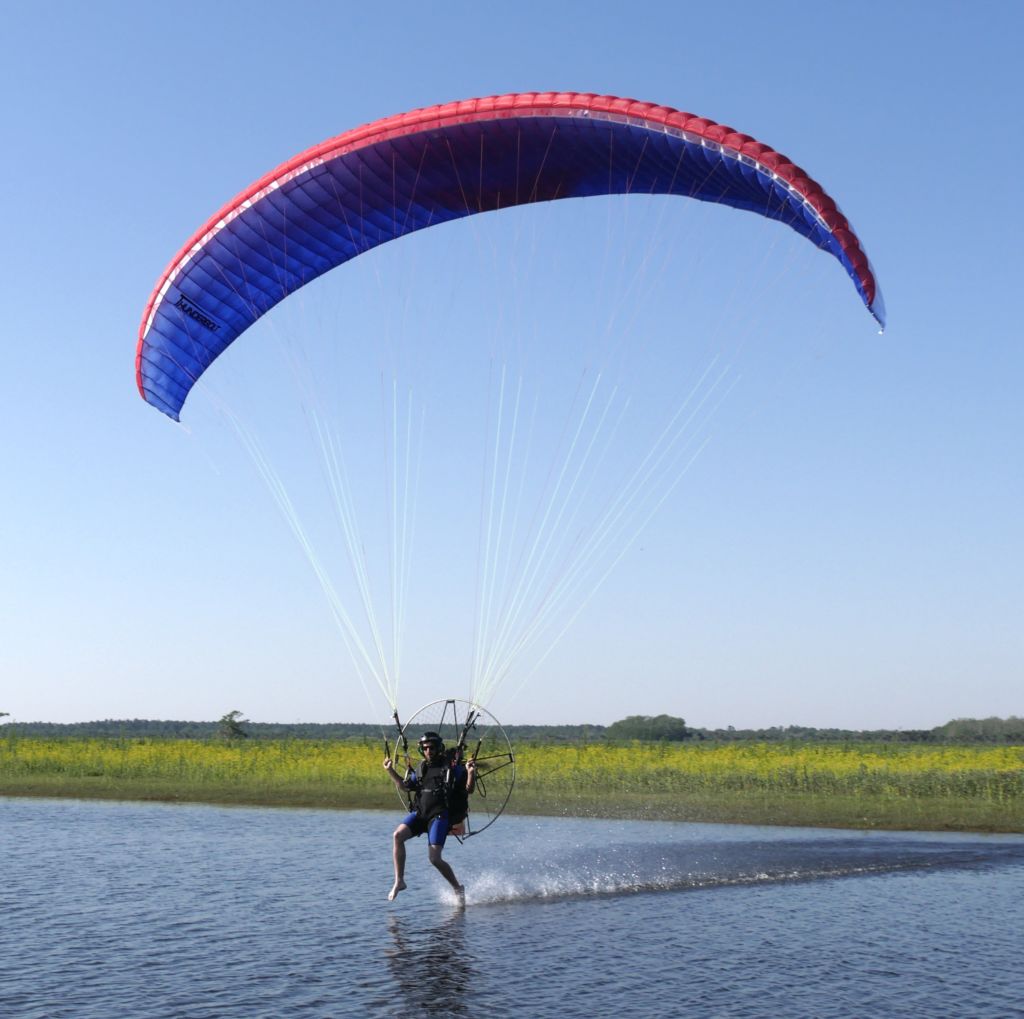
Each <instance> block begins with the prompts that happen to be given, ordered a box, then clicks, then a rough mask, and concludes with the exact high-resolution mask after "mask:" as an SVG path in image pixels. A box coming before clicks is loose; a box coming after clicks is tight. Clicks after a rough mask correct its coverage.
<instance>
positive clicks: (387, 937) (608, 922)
mask: <svg viewBox="0 0 1024 1019" xmlns="http://www.w3.org/2000/svg"><path fill="white" fill-rule="evenodd" d="M396 820H397V818H396V817H393V816H391V815H389V814H382V813H373V812H331V811H305V810H295V811H288V810H263V809H249V808H216V807H203V806H195V805H163V804H161V805H149V804H129V803H101V802H84V801H63V800H19V799H7V800H4V799H0V868H2V871H0V1016H2V1017H3V1019H23V1017H25V1019H29V1017H31V1019H35V1017H39V1019H43V1017H45V1019H57V1017H74V1019H94V1017H103V1019H106V1017H118V1019H121V1017H132V1019H144V1017H150V1016H152V1017H161V1019H167V1017H189V1019H192V1017H196V1019H199V1017H210V1019H213V1017H217V1019H232V1017H239V1019H254V1017H263V1016H266V1017H276V1016H288V1017H292V1016H325V1017H326V1016H348V1015H368V1016H395V1015H400V1014H406V1013H425V1014H428V1015H444V1016H449V1015H450V1016H461V1015H465V1016H469V1015H473V1016H528V1017H543V1016H616V1017H618V1016H640V1017H655V1016H694V1017H697V1016H771V1017H780V1016H785V1017H789V1019H797V1017H802V1016H808V1017H810V1016H813V1017H832V1016H835V1017H840V1016H857V1017H865V1019H866V1017H874V1016H878V1017H886V1019H894V1017H900V1016H907V1017H917V1016H929V1017H931V1016H970V1017H972V1019H990V1017H991V1019H997V1017H998V1019H1003V1017H1009V1016H1024V933H1022V932H1024V837H1020V836H969V835H933V834H916V833H915V834H906V833H850V832H837V831H824V830H817V829H774V828H754V827H744V826H724V825H696V824H693V825H691V824H667V823H665V824H662V823H628V822H613V821H584V820H574V819H546V818H540V819H538V818H517V817H512V818H503V819H502V820H501V821H500V822H499V823H498V824H497V825H495V827H494V828H493V829H492V830H491V831H489V832H487V833H485V834H484V835H482V836H481V837H480V838H479V839H475V840H471V841H470V842H469V843H467V844H466V845H465V846H459V845H458V844H455V843H450V848H449V849H448V851H447V853H446V855H447V857H448V859H449V860H450V862H451V863H452V864H453V865H454V866H455V868H456V871H457V873H458V874H459V876H460V878H461V879H462V880H463V881H464V882H465V883H466V885H467V886H468V889H469V895H468V902H467V907H466V909H465V910H460V909H459V908H458V907H457V906H456V904H455V902H454V900H453V898H452V897H451V895H450V894H449V893H448V892H447V891H446V887H447V886H445V885H444V883H443V881H442V880H441V878H440V877H439V876H438V875H437V874H436V873H435V872H434V871H433V869H432V868H431V867H430V866H429V864H428V863H427V860H426V846H425V844H424V840H423V839H419V840H415V841H413V842H411V843H410V844H409V850H410V852H409V864H408V868H407V881H408V883H409V889H408V891H406V892H403V893H402V895H400V896H399V898H398V901H397V902H395V903H394V904H389V903H388V902H387V901H386V893H387V890H388V888H389V887H390V832H391V830H392V829H393V827H394V824H395V823H396Z"/></svg>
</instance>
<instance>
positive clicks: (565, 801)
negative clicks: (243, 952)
mask: <svg viewBox="0 0 1024 1019" xmlns="http://www.w3.org/2000/svg"><path fill="white" fill-rule="evenodd" d="M0 797H33V798H52V799H88V800H121V801H137V802H158V803H197V804H208V805H211V806H240V807H271V808H282V809H287V808H312V809H320V810H384V811H391V812H393V813H395V814H397V813H398V811H399V809H400V808H399V803H398V801H397V799H396V797H395V795H394V792H393V791H392V790H389V789H387V788H385V789H382V790H381V791H380V793H373V792H367V791H356V790H345V789H337V790H330V791H329V790H324V789H322V788H319V787H303V786H279V787H276V788H273V789H271V788H266V787H264V788H259V787H247V786H239V785H224V786H216V785H210V784H209V783H204V784H203V785H201V786H194V787H191V788H189V787H186V786H182V785H180V784H178V783H158V782H152V781H132V780H119V781H118V780H115V781H104V780H102V779H89V778H83V779H60V778H56V779H54V778H36V779H33V780H23V781H19V782H12V781H3V782H0ZM507 813H508V814H509V815H513V814H518V815H522V816H529V815H534V816H549V817H585V818H608V819H620V820H636V821H691V822H705V823H718V824H753V825H778V826H791V827H813V828H850V829H858V830H892V831H962V832H979V833H988V834H1014V833H1024V808H1021V807H1017V808H1016V809H1014V810H1006V809H1004V808H1000V807H998V806H993V805H992V804H986V803H979V802H977V801H972V800H952V801H951V800H950V799H948V798H938V797H935V798H920V799H916V800H913V801H910V802H907V801H901V802H893V801H886V800H876V799H874V798H870V797H856V796H845V797H838V796H823V795H815V794H803V795H800V794H783V793H777V794H771V795H758V794H755V793H742V792H739V793H737V792H733V793H728V794H718V795H710V794H704V795H696V794H693V795H689V796H677V795H674V794H673V795H669V794H665V793H661V794H655V795H652V794H642V793H634V794H623V793H620V794H617V795H616V796H614V797H610V798H609V797H600V798H599V797H588V796H578V795H576V796H566V797H552V796H550V795H544V794H536V793H530V792H520V791H519V789H518V788H517V790H516V792H515V793H514V795H513V798H512V802H511V803H510V805H509V808H508V811H507Z"/></svg>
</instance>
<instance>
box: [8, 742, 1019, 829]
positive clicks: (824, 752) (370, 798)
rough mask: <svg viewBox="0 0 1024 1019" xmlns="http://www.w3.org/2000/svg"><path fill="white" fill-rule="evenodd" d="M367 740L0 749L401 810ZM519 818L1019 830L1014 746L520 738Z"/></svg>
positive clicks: (103, 790)
mask: <svg viewBox="0 0 1024 1019" xmlns="http://www.w3.org/2000/svg"><path fill="white" fill-rule="evenodd" d="M382 756H383V753H382V749H381V748H380V747H379V746H377V745H376V744H375V743H373V742H367V741H358V740H356V741H327V740H275V741H270V740H267V741H255V740H253V741H248V742H239V743H235V744H223V743H216V742H212V741H195V740H170V739H168V740H158V739H136V740H116V739H107V740H99V739H87V740H81V739H63V740H53V739H42V738H31V737H18V738H8V739H6V740H3V741H0V795H6V796H48V797H52V796H71V797H85V798H95V799H125V800H157V801H174V802H184V801H190V802H202V803H217V804H252V805H266V806H291V807H320V808H331V809H353V808H365V809H384V810H393V811H396V812H397V811H398V810H399V809H400V804H399V801H398V798H397V796H396V795H395V792H394V789H393V788H392V786H391V784H390V782H389V781H388V779H387V777H386V776H385V775H384V773H383V771H382V769H381V758H382ZM517 768H518V779H517V784H516V791H515V793H514V794H513V798H512V804H511V806H510V810H511V811H512V812H515V813H521V814H551V815H557V816H582V817H617V818H635V819H645V820H656V819H663V820H681V821H715V822H735V823H748V824H776V825H815V826H830V827H844V828H892V829H904V830H947V831H991V832H997V831H999V832H1024V748H1020V747H942V746H934V745H930V746H926V747H919V746H916V745H894V744H867V743H865V744H824V745H822V744H721V745H708V744H685V745H680V744H652V745H637V744H632V745H620V746H608V745H604V744H595V745H589V746H586V745H575V746H568V747H566V746H542V745H525V746H523V747H521V748H520V751H519V754H518V759H517Z"/></svg>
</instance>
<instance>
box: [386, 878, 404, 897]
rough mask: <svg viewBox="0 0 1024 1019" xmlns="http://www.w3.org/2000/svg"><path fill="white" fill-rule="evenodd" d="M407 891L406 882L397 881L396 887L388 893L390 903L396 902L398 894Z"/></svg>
mask: <svg viewBox="0 0 1024 1019" xmlns="http://www.w3.org/2000/svg"><path fill="white" fill-rule="evenodd" d="M404 889H405V882H404V881H396V882H395V887H394V888H392V889H391V891H390V892H388V902H394V901H395V899H397V898H398V893H399V892H401V891H403V890H404Z"/></svg>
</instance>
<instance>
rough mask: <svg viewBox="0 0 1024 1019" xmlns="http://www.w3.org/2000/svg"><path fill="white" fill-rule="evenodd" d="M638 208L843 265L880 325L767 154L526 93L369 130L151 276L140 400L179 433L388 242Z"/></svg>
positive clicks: (732, 134)
mask: <svg viewBox="0 0 1024 1019" xmlns="http://www.w3.org/2000/svg"><path fill="white" fill-rule="evenodd" d="M636 193H641V194H674V195H681V196H684V197H688V198H695V199H698V200H700V201H707V202H716V203H719V204H722V205H730V206H732V207H734V208H737V209H747V210H749V211H750V212H756V213H759V214H760V215H762V216H766V217H768V218H770V219H777V220H779V221H781V222H783V223H786V224H787V225H788V226H790V227H792V228H793V229H794V230H796V231H797V232H798V233H800V234H803V236H805V237H806V238H808V240H810V241H811V242H813V243H814V244H815V245H817V246H818V247H819V248H823V249H824V250H826V251H829V252H831V253H832V254H833V255H834V256H835V257H836V258H837V259H838V260H839V261H840V262H841V263H842V265H843V267H844V268H845V269H846V271H847V273H848V274H849V275H850V278H851V279H852V280H853V283H854V285H855V286H856V288H857V292H858V293H859V294H860V296H861V299H862V300H863V301H864V304H865V305H866V306H867V308H868V309H869V310H870V311H871V313H872V314H873V315H874V316H875V318H876V319H877V320H878V321H879V323H881V324H884V310H883V306H882V301H881V295H880V293H879V290H878V285H877V282H876V280H875V276H874V273H873V272H872V269H871V266H870V264H869V262H868V259H867V256H866V255H865V253H864V251H863V249H862V247H861V245H860V242H859V241H858V239H857V236H856V235H855V234H854V233H853V231H852V230H851V228H850V225H849V223H848V222H847V220H846V218H845V217H844V216H843V214H842V213H841V212H840V211H839V209H838V207H837V206H836V203H835V202H834V201H833V200H832V199H831V198H830V197H829V196H828V195H827V194H826V193H825V191H824V190H823V189H822V188H821V186H820V185H819V184H817V183H816V182H815V181H814V180H812V179H811V178H810V177H809V176H808V175H807V174H806V173H805V172H804V171H803V170H801V169H800V167H798V166H795V165H794V164H793V163H791V162H790V161H789V160H788V159H786V158H785V157H784V156H782V155H780V154H779V153H778V152H776V151H775V150H773V149H771V148H769V147H768V146H767V145H763V144H762V143H760V142H758V141H755V140H754V139H753V138H751V137H750V136H749V135H745V134H740V133H739V132H737V131H734V130H733V129H732V128H730V127H725V126H723V125H721V124H716V123H715V122H714V121H712V120H708V119H706V118H704V117H697V116H694V115H693V114H690V113H683V112H680V111H679V110H674V109H671V108H669V107H667V106H657V105H654V104H652V103H642V102H637V101H635V100H631V99H618V98H615V97H614V96H597V95H591V94H586V93H577V92H528V93H521V94H514V95H504V96H492V97H490V98H486V99H470V100H466V101H464V102H456V103H447V104H445V105H442V106H432V107H429V108H426V109H422V110H413V111H411V112H409V113H403V114H399V115H397V116H393V117H387V118H385V119H383V120H378V121H375V122H374V123H372V124H367V125H365V126H363V127H359V128H356V129H354V130H352V131H348V132H346V133H345V134H342V135H339V136H338V137H336V138H332V139H330V140H329V141H326V142H323V143H322V144H320V145H316V146H314V147H313V148H311V149H307V150H306V151H305V152H302V153H300V154H299V155H297V156H295V157H294V158H293V159H290V160H288V161H287V162H286V163H283V164H282V165H281V166H279V167H278V168H277V169H275V170H273V171H271V172H270V173H268V174H267V175H266V176H264V177H262V178H260V179H259V180H258V181H256V182H255V183H254V184H252V185H251V186H250V187H248V188H246V189H245V190H244V191H243V192H242V193H241V194H239V195H238V196H237V197H236V198H234V199H233V200H232V201H230V202H228V204H227V205H225V206H224V208H222V209H221V210H220V211H219V212H217V213H216V214H215V215H214V216H212V217H211V218H210V219H209V220H208V221H207V222H206V223H204V224H203V226H201V227H200V228H199V229H198V230H197V231H196V232H195V234H194V235H193V236H192V237H191V238H190V240H189V241H188V243H187V244H185V246H184V247H183V248H182V249H181V251H180V252H179V253H178V254H177V255H176V256H175V258H174V259H173V260H172V262H171V264H170V265H169V266H168V267H167V269H166V270H165V271H164V273H163V275H162V276H161V277H160V280H159V282H158V283H157V286H156V289H155V290H154V291H153V294H152V295H151V297H150V299H149V301H148V303H147V304H146V310H145V312H144V314H143V316H142V324H141V326H140V328H139V342H138V348H137V352H136V360H135V368H136V380H137V384H138V387H139V392H140V393H141V394H142V396H143V398H144V399H145V400H146V401H147V402H149V403H151V404H152V405H153V406H154V407H157V408H158V409H159V410H161V411H163V412H164V413H165V414H167V415H169V416H170V417H172V418H174V419H175V420H177V419H178V416H179V414H180V412H181V408H182V405H183V404H184V402H185V399H186V397H187V396H188V394H189V391H190V390H191V388H192V386H193V385H194V384H195V382H196V380H197V379H198V378H199V377H200V376H201V375H202V374H203V372H204V371H205V370H206V369H207V368H208V367H209V366H210V365H211V364H212V363H213V361H214V360H215V359H216V358H217V357H218V356H219V355H220V354H221V353H222V352H223V351H224V350H225V349H226V348H227V347H228V346H229V345H230V344H231V343H232V342H234V340H235V339H237V338H238V337H239V336H240V335H241V334H242V333H243V332H244V331H245V330H246V329H247V328H248V327H249V326H250V325H252V323H253V322H255V321H256V319H258V318H259V317H260V316H261V315H263V314H265V313H266V312H268V311H269V310H270V309H271V308H273V307H274V305H275V304H277V303H278V302H279V301H282V300H283V299H284V298H285V297H287V296H288V295H289V294H291V293H292V292H293V291H295V290H297V289H298V288H299V287H301V286H303V285H304V284H306V283H308V282H310V280H313V279H316V278H317V277H318V276H321V275H323V273H325V272H327V271H328V270H330V269H333V268H335V267H336V266H338V265H341V264H342V263H343V262H347V261H348V260H349V259H351V258H355V257H356V256H357V255H360V254H362V253H363V252H364V251H368V250H369V249H370V248H374V247H376V246H377V245H378V244H383V243H384V242H385V241H390V240H394V239H395V238H397V237H401V236H403V235H404V234H408V233H412V232H413V231H414V230H422V229H423V228H425V227H429V226H435V225H436V224H438V223H445V222H448V221H450V220H454V219H459V218H461V217H464V216H471V215H474V214H476V213H480V212H490V211H494V210H497V209H502V208H506V207H509V206H514V205H524V204H528V203H531V202H548V201H554V200H557V199H562V198H582V197H586V196H590V195H613V194H615V195H619V194H622V195H625V194H636Z"/></svg>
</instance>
